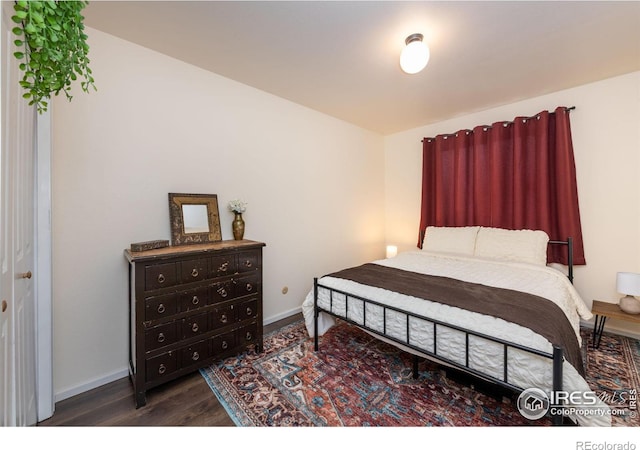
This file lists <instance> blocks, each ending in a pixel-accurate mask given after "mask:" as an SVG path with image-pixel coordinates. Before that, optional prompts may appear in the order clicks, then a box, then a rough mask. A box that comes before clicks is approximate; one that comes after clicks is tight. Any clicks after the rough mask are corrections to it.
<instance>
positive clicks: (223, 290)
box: [218, 287, 229, 297]
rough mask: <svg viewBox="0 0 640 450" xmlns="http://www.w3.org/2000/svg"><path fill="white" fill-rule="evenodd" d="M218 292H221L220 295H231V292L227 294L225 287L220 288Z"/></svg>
mask: <svg viewBox="0 0 640 450" xmlns="http://www.w3.org/2000/svg"><path fill="white" fill-rule="evenodd" d="M218 294H220V297H226V296H227V295H229V294H227V291H226V289H225V288H223V287H221V288H218Z"/></svg>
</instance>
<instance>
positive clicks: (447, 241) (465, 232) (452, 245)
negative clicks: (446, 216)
mask: <svg viewBox="0 0 640 450" xmlns="http://www.w3.org/2000/svg"><path fill="white" fill-rule="evenodd" d="M479 229H480V227H427V231H426V233H425V236H424V242H423V243H422V249H423V250H426V251H429V252H442V253H458V254H462V255H469V256H473V252H474V249H475V246H476V236H477V234H478V230H479Z"/></svg>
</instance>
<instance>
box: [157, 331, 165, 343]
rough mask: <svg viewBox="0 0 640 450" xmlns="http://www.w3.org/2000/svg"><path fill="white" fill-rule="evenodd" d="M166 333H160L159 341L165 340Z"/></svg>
mask: <svg viewBox="0 0 640 450" xmlns="http://www.w3.org/2000/svg"><path fill="white" fill-rule="evenodd" d="M165 339H166V338H165V337H164V333H160V334H158V342H160V343H163V342H164V341H165Z"/></svg>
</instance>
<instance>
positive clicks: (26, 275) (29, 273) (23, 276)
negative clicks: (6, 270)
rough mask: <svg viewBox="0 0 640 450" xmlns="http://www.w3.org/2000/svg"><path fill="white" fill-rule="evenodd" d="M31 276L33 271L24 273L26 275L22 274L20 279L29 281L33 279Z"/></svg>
mask: <svg viewBox="0 0 640 450" xmlns="http://www.w3.org/2000/svg"><path fill="white" fill-rule="evenodd" d="M31 276H32V273H31V271H28V272H24V273H21V274H20V278H27V279H29V280H30V279H31Z"/></svg>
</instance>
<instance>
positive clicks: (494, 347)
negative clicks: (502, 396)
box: [302, 251, 611, 426]
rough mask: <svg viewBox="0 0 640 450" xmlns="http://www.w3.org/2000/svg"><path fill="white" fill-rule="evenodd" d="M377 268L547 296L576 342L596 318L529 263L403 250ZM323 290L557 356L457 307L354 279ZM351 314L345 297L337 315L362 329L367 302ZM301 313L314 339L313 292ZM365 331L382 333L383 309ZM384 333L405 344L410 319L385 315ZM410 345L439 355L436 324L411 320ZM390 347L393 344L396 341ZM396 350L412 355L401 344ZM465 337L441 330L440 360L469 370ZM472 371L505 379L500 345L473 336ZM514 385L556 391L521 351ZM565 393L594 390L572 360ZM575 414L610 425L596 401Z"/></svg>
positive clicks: (548, 365) (549, 271)
mask: <svg viewBox="0 0 640 450" xmlns="http://www.w3.org/2000/svg"><path fill="white" fill-rule="evenodd" d="M374 263H376V264H380V265H384V266H389V267H394V268H398V269H404V270H409V271H412V272H418V273H424V274H429V275H438V276H445V277H450V278H457V279H460V280H463V281H469V282H473V283H480V284H484V285H488V286H494V287H500V288H506V289H514V290H519V291H523V292H527V293H530V294H534V295H538V296H540V297H544V298H547V299H549V300H551V301H553V302H554V303H556V304H557V305H558V306H559V307H560V308H561V309H562V310H563V311H564V312H565V314H566V316H567V318H568V319H569V322H570V323H571V325H572V326H573V329H574V331H575V333H576V337H577V339H578V342H581V339H580V319H581V318H582V319H589V318H591V316H592V315H591V312H590V311H589V309H588V308H587V306H586V305H585V303H584V301H583V300H582V299H581V298H580V295H579V294H578V293H577V291H576V290H575V288H574V287H573V285H572V284H571V283H570V282H569V281H568V279H567V277H566V275H564V274H563V273H561V272H560V271H558V270H556V269H553V268H550V267H545V266H537V265H532V264H524V263H512V262H502V261H495V260H488V259H479V258H471V257H464V256H459V255H453V254H443V253H428V252H425V251H413V252H404V253H401V254H399V255H398V256H396V257H395V258H390V259H384V260H379V261H374ZM320 282H321V284H322V285H325V286H327V287H330V288H334V289H339V290H342V291H345V292H350V293H352V294H354V295H358V296H361V297H364V298H367V299H371V300H375V301H377V302H380V303H383V304H387V305H390V306H395V307H398V308H401V309H403V310H406V311H408V312H412V313H415V314H419V315H422V316H426V317H430V318H433V319H436V320H440V321H443V322H446V323H451V324H453V325H458V326H460V327H463V328H466V329H469V330H473V331H477V332H480V333H484V334H488V335H491V336H494V337H497V338H501V339H504V340H507V341H510V342H514V343H517V344H521V345H524V346H527V347H532V348H535V349H538V350H541V351H545V352H548V353H552V351H553V350H552V345H551V343H550V342H549V341H548V340H547V339H545V338H544V337H542V336H540V335H538V334H537V333H534V332H533V331H531V330H530V329H528V328H525V327H522V326H520V325H516V324H514V323H511V322H507V321H504V320H502V319H498V318H495V317H492V316H487V315H483V314H478V313H473V312H470V311H466V310H463V309H460V308H456V307H452V306H448V305H444V304H440V303H437V302H430V301H426V300H423V299H418V298H415V297H410V296H407V295H403V294H399V293H396V292H391V291H388V290H385V289H380V288H375V287H371V286H366V285H362V284H359V283H356V282H353V281H350V280H345V279H341V278H334V277H323V278H322V279H321V280H320ZM318 301H319V305H320V306H321V307H322V308H324V309H327V310H328V309H329V308H330V303H329V295H328V292H327V291H326V290H323V289H319V292H318ZM348 305H349V311H348V312H347V311H345V301H344V297H341V296H336V295H335V294H334V297H333V312H334V313H335V314H337V315H338V316H342V317H344V316H345V313H348V317H349V319H351V320H354V321H355V322H356V323H359V324H361V325H364V324H363V317H364V314H363V311H362V302H359V301H354V300H353V299H349V303H348ZM302 310H303V314H304V317H305V323H306V327H307V330H308V332H309V334H310V335H311V336H313V335H314V324H313V292H310V293H309V294H308V295H307V297H306V299H305V301H304V303H303V305H302ZM366 320H367V322H366V326H367V327H369V328H372V329H374V330H377V331H380V332H382V330H383V322H382V314H381V312H380V308H377V307H375V306H373V305H368V306H367V308H366ZM333 324H334V320H333V318H332V317H331V316H329V315H325V314H321V315H320V317H319V324H318V331H319V334H320V335H322V334H324V332H325V331H326V330H327V329H329V328H330V327H331V326H332V325H333ZM386 327H387V332H386V334H387V335H388V336H392V337H395V338H398V339H401V340H405V339H406V316H405V315H402V314H400V313H397V314H395V313H389V312H387V317H386ZM409 328H410V336H411V338H410V343H411V344H412V345H416V346H418V347H419V348H423V349H426V350H427V351H430V352H433V351H434V343H433V334H432V329H433V328H432V325H431V323H425V322H424V321H423V320H419V319H414V318H412V319H411V320H410V327H409ZM392 343H393V342H392ZM394 345H398V346H399V347H402V348H404V349H405V350H410V349H408V348H407V347H403V346H402V345H399V344H394ZM464 346H465V340H464V335H463V334H462V333H460V332H457V331H455V330H453V329H444V328H442V327H439V328H438V343H437V354H438V355H439V356H443V357H446V358H448V359H450V360H452V361H456V362H459V363H461V364H464ZM470 349H471V350H470V366H471V367H472V368H474V369H475V370H479V371H480V372H482V373H486V374H488V375H491V376H494V377H496V378H502V373H503V367H502V364H503V363H502V346H500V345H498V344H495V343H491V342H489V341H486V340H481V339H479V338H470ZM508 372H509V382H510V383H511V384H514V385H516V386H519V387H521V388H523V389H527V388H533V387H536V388H540V389H542V390H544V391H545V392H547V394H549V393H550V392H551V390H552V384H551V380H552V362H551V360H549V359H547V358H543V357H540V356H536V355H532V354H530V353H526V352H522V351H519V350H510V351H509V357H508ZM563 389H564V390H565V391H569V392H573V391H580V392H590V391H591V389H590V388H589V386H588V384H587V382H586V381H585V380H584V379H583V378H582V376H581V375H580V374H579V372H578V371H577V370H576V369H575V368H574V367H573V366H572V365H571V364H570V363H569V362H567V361H565V362H564V365H563ZM572 406H574V407H575V408H576V409H577V410H578V411H577V413H576V414H572V416H571V417H572V418H573V419H574V420H576V421H577V422H578V423H579V424H581V425H587V426H596V425H600V426H602V425H604V426H610V425H611V418H610V416H609V407H608V406H607V405H606V404H605V403H604V402H601V401H599V402H598V404H597V405H595V406H593V405H589V406H584V407H583V406H581V405H572Z"/></svg>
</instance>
